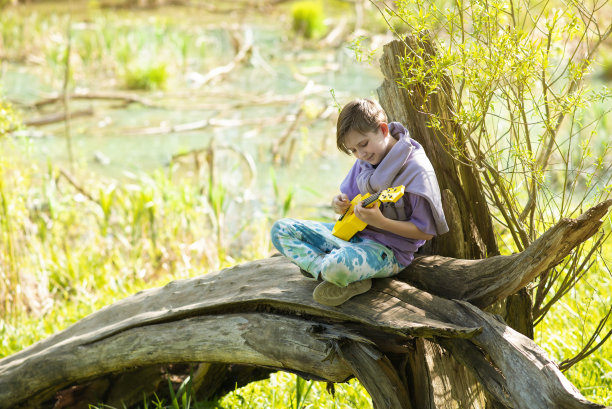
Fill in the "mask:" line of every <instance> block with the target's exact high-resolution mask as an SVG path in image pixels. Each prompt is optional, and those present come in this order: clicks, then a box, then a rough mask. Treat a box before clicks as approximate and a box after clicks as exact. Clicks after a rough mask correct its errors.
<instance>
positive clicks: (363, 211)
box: [354, 202, 386, 227]
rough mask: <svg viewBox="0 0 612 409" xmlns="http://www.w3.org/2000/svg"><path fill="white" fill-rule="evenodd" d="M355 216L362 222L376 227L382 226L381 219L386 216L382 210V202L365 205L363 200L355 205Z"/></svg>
mask: <svg viewBox="0 0 612 409" xmlns="http://www.w3.org/2000/svg"><path fill="white" fill-rule="evenodd" d="M354 211H355V216H357V218H358V219H359V220H361V221H362V222H365V223H367V224H369V225H371V226H374V227H380V223H381V221H384V219H386V217H385V216H384V215H383V214H382V212H381V211H380V203H376V204H375V205H374V206H372V207H363V202H359V203H358V204H357V206H355V209H354Z"/></svg>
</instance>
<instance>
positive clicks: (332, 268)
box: [271, 219, 405, 287]
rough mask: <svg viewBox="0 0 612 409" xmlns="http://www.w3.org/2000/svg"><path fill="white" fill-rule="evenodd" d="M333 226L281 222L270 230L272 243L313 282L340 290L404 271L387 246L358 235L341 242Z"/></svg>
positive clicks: (295, 221) (293, 221) (300, 221)
mask: <svg viewBox="0 0 612 409" xmlns="http://www.w3.org/2000/svg"><path fill="white" fill-rule="evenodd" d="M333 226H334V224H333V223H321V222H316V221H311V220H296V219H281V220H279V221H277V222H276V223H274V226H272V230H271V236H272V243H273V244H274V246H275V247H276V249H277V250H278V251H280V252H281V253H282V254H283V255H285V256H286V257H288V258H289V259H290V260H291V261H293V262H294V263H295V264H297V265H298V266H299V267H300V268H301V269H302V270H305V271H307V272H308V273H309V274H311V275H312V276H313V277H314V278H321V279H323V280H325V281H329V282H331V283H333V284H335V285H337V286H340V287H345V286H347V285H348V284H350V283H352V282H355V281H361V280H365V279H367V278H381V277H389V276H392V275H395V274H397V273H399V272H400V271H401V270H402V269H403V268H404V267H405V266H403V265H402V264H400V263H398V262H397V260H396V258H395V255H394V254H393V251H392V250H391V249H390V248H388V247H387V246H384V245H382V244H380V243H377V242H375V241H374V240H370V239H362V238H360V237H358V236H357V235H355V236H353V238H352V239H351V240H350V241H345V240H342V239H340V238H338V237H336V236H334V235H332V233H331V231H332V228H333Z"/></svg>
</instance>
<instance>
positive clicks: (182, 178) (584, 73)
mask: <svg viewBox="0 0 612 409" xmlns="http://www.w3.org/2000/svg"><path fill="white" fill-rule="evenodd" d="M265 3H266V2H259V3H258V4H259V5H258V6H256V5H253V4H251V5H249V4H248V3H247V2H244V3H242V2H236V3H235V4H234V3H230V2H225V3H219V4H217V3H215V2H213V3H210V2H207V3H206V4H204V3H189V4H184V5H181V6H176V5H174V6H165V5H163V4H141V5H135V4H127V3H126V4H123V3H116V4H99V3H96V2H72V3H60V2H49V3H46V2H42V3H31V4H29V5H8V4H5V5H4V8H3V9H2V13H1V14H0V30H1V32H0V58H1V59H2V71H1V77H0V84H1V85H2V88H1V90H0V94H2V95H4V99H2V100H1V101H0V300H1V304H0V339H1V341H0V342H1V344H0V357H2V356H6V355H9V354H11V353H14V352H16V351H19V350H20V349H22V348H24V347H27V346H28V345H31V344H32V343H34V342H36V341H37V340H39V339H42V338H45V337H46V336H48V335H50V334H52V333H54V332H57V331H59V330H61V329H63V328H65V327H66V326H69V325H70V324H72V323H74V322H76V321H77V320H79V319H81V318H82V317H84V316H86V315H87V314H89V313H91V312H93V311H96V310H97V309H99V308H101V307H102V306H104V305H108V304H110V303H112V302H113V301H115V300H118V299H121V298H124V297H126V296H128V295H130V294H133V293H135V292H137V291H139V290H140V289H143V288H149V287H157V286H160V285H163V284H165V283H166V282H168V281H170V280H173V279H176V278H182V277H189V276H195V275H200V274H205V273H206V272H208V271H211V270H216V269H219V268H223V267H225V266H229V265H232V264H234V263H236V262H239V261H242V260H250V259H254V258H261V257H266V256H268V255H269V254H270V251H271V247H270V243H269V239H268V229H269V226H270V225H271V223H272V222H273V221H274V220H276V219H277V218H279V217H282V216H284V215H287V214H290V215H292V216H296V217H316V218H329V217H331V212H330V211H328V209H326V205H327V203H328V201H329V200H328V198H329V197H330V196H331V194H333V193H335V189H336V185H337V184H338V183H339V181H340V180H341V178H342V175H343V173H344V170H345V169H346V166H347V165H348V164H349V163H350V159H346V158H343V157H341V156H339V155H338V153H336V152H335V148H334V143H333V140H330V138H331V137H332V136H331V135H332V134H333V125H334V120H335V112H336V105H337V104H338V103H339V104H342V103H343V102H345V101H346V100H348V99H350V98H352V97H356V96H364V95H366V96H367V95H368V94H373V93H374V89H375V87H376V86H377V81H378V79H377V77H376V75H375V74H372V73H371V72H372V71H376V64H373V66H372V67H368V66H366V65H364V64H363V63H360V62H358V61H363V60H366V61H367V60H371V61H374V60H373V57H375V56H376V49H377V48H378V47H379V46H380V45H381V44H383V43H384V42H386V41H388V40H390V39H392V38H393V33H392V32H390V31H389V29H388V26H387V25H389V26H391V27H392V28H393V30H395V31H396V32H397V33H398V34H401V33H402V32H404V31H407V30H410V31H411V32H419V31H421V30H424V29H428V30H432V31H433V32H434V33H435V35H436V36H437V38H438V39H439V40H440V49H441V53H440V59H439V60H436V61H421V60H419V58H418V56H417V58H413V57H414V56H413V57H411V56H406V59H407V67H409V69H410V72H407V73H406V74H407V76H406V78H409V77H416V78H421V79H427V80H428V81H430V82H429V83H430V84H431V89H434V88H435V86H436V82H437V81H440V80H441V76H440V74H443V73H448V72H450V73H452V76H453V77H454V78H455V81H456V85H457V87H456V90H455V92H456V94H455V95H453V96H452V97H453V98H454V99H455V100H456V101H457V102H458V109H457V117H458V118H459V119H460V122H461V124H462V125H463V127H464V129H466V130H467V131H466V135H470V137H471V138H472V139H471V143H472V149H471V151H470V152H469V155H467V156H465V157H461V158H460V159H461V160H465V161H469V162H470V163H473V165H474V166H475V167H476V168H477V169H480V170H481V174H482V175H483V180H484V181H485V183H486V185H487V186H488V194H489V197H488V199H489V200H490V203H491V205H492V207H491V208H492V209H493V211H494V216H495V218H496V221H497V229H498V230H497V231H498V235H499V236H498V237H499V244H500V248H501V249H502V251H503V252H505V253H508V252H512V251H517V250H520V249H522V248H524V247H525V246H527V245H528V244H529V242H530V241H532V240H534V239H535V238H537V237H538V235H539V233H541V231H543V230H545V229H546V228H548V227H549V226H550V225H551V224H552V223H554V222H555V221H556V220H557V219H558V218H559V217H568V216H576V214H578V213H579V212H580V211H582V210H583V209H585V208H587V207H588V206H589V205H591V204H593V203H595V202H597V201H598V200H602V199H604V198H607V197H609V194H610V189H611V186H612V185H611V182H610V177H611V176H612V173H611V172H610V164H611V163H612V157H611V153H610V148H609V145H608V141H609V139H610V132H611V129H612V124H610V121H609V111H610V92H609V90H608V89H607V88H606V84H609V81H610V77H609V72H610V61H612V59H611V58H610V55H612V51H611V50H610V45H609V42H606V41H601V42H600V43H599V44H598V45H597V47H595V44H596V43H597V38H598V37H599V38H603V35H604V34H605V33H606V29H607V30H608V31H609V29H610V27H609V26H607V27H606V26H605V23H604V24H603V25H601V26H599V28H597V29H596V28H595V26H594V25H589V24H592V23H589V24H586V23H585V19H584V18H582V17H581V16H588V15H594V16H596V17H597V16H600V15H603V16H605V15H606V14H605V13H606V12H607V10H608V9H607V8H609V5H608V4H607V2H604V3H593V4H591V5H583V6H579V8H578V10H577V11H576V9H575V8H574V7H575V6H576V5H575V4H568V5H564V4H563V3H555V4H553V3H547V4H544V5H542V4H540V5H538V6H537V7H536V8H532V7H531V6H530V5H528V4H526V3H522V2H517V3H509V2H494V3H491V2H478V1H475V2H471V3H469V4H463V3H460V2H459V3H456V4H454V5H450V4H445V3H443V2H440V3H429V2H416V3H413V2H397V4H395V3H394V4H391V3H389V4H386V5H385V4H381V3H376V6H375V5H374V3H370V2H356V3H350V4H348V3H344V2H341V1H338V2H325V3H323V2H307V1H303V2H299V3H293V2H285V3H283V2H281V3H280V4H278V5H275V6H272V5H266V4H265ZM143 6H146V7H143ZM247 6H248V7H247ZM0 7H1V6H0ZM151 7H152V8H151ZM258 7H259V8H258ZM512 7H514V8H512ZM581 13H582V14H581ZM608 15H609V14H608ZM220 19H227V21H230V22H233V23H234V24H235V25H234V26H231V27H230V29H229V30H227V29H225V28H221V27H220V25H219V24H218V21H219V20H220ZM271 21H275V27H274V28H273V29H271V28H270V22H271ZM593 21H600V20H596V19H594V20H593ZM608 25H609V23H608ZM365 29H367V31H366V30H365ZM598 30H599V31H598ZM391 31H392V30H391ZM607 38H609V37H607ZM349 49H350V51H349ZM592 49H593V50H595V51H596V52H593V54H592V56H591V58H590V59H588V64H587V63H584V64H583V63H581V61H586V60H583V59H577V57H576V56H581V55H584V52H585V50H587V51H588V50H592ZM357 60H358V61H357ZM347 69H351V70H359V71H360V72H366V73H369V74H367V75H369V76H365V75H364V74H355V71H346V70H347ZM408 74H410V75H408ZM359 75H364V76H363V77H360V76H359ZM405 85H409V84H405ZM330 90H332V91H331V92H330ZM102 94H103V95H102ZM426 94H427V91H425V93H424V95H426ZM58 112H59V113H60V114H62V118H63V119H66V117H68V120H67V121H61V122H48V123H47V124H46V125H42V124H40V122H38V121H37V120H40V119H45V118H46V119H48V118H50V117H52V116H53V115H55V114H56V113H58ZM81 113H82V116H78V115H77V114H81ZM66 114H67V115H66ZM224 121H226V122H224ZM228 123H230V124H231V125H227V124H228ZM432 126H443V121H442V120H440V119H439V118H438V119H436V118H433V117H432ZM448 136H449V137H455V138H457V137H459V135H448ZM111 148H112V149H111ZM140 151H146V152H147V153H146V155H145V154H142V156H138V155H139V154H138V152H140ZM304 166H308V169H309V170H310V171H311V172H306V173H308V175H307V176H304V175H303V173H304V172H303V169H304ZM330 174H337V175H338V176H337V177H336V178H333V177H330V176H329V175H330ZM326 175H327V176H326ZM493 177H495V178H497V179H495V180H493V179H492V178H493ZM487 178H489V179H487ZM308 179H318V180H319V181H318V182H316V183H313V182H312V180H308ZM487 182H490V183H487ZM503 210H505V211H503ZM610 231H611V229H610V223H609V220H608V221H607V222H606V227H605V230H604V232H603V233H602V234H601V235H600V236H597V237H595V238H594V239H593V240H592V241H590V242H588V243H587V244H586V245H585V246H583V247H581V248H580V249H578V250H577V251H576V254H575V255H574V256H573V257H572V258H569V259H568V261H567V263H565V264H564V265H562V266H560V267H559V268H558V269H556V270H555V271H551V272H550V275H549V276H548V277H544V278H543V279H542V280H540V281H539V282H538V283H535V284H534V287H533V294H534V297H535V304H534V311H535V312H536V313H537V314H536V319H537V321H536V322H537V327H536V336H535V338H536V341H537V342H538V344H540V345H542V346H543V347H544V348H545V349H546V350H547V351H548V352H549V353H550V354H551V355H552V356H553V357H554V358H555V360H557V361H558V362H562V361H566V360H571V359H572V358H573V357H574V356H576V355H577V354H578V355H580V354H581V353H583V354H585V353H587V352H590V350H591V349H592V348H593V347H595V346H597V345H598V344H600V343H603V341H604V340H605V338H606V336H609V334H610V321H609V320H607V317H608V316H609V315H610V305H612V299H611V298H610V297H611V295H610V291H609V288H611V287H612V285H611V284H612V283H611V281H612V279H611V270H610V260H609V257H610V256H609V255H610V254H612V243H611V241H610V240H607V238H608V235H609V233H610ZM578 281H579V282H580V285H577V286H574V285H573V284H574V283H575V282H578ZM598 326H601V328H600V330H599V331H598V332H597V328H598ZM594 332H595V333H596V334H597V335H596V336H595V337H594V338H593V339H592V340H591V334H593V333H594ZM611 348H612V347H611V346H610V342H608V343H604V344H603V346H602V347H601V348H599V349H597V350H596V351H595V352H593V353H592V354H591V355H589V356H588V357H587V358H586V359H584V360H582V361H580V362H578V363H577V364H575V365H573V366H569V365H568V368H567V372H566V375H567V376H568V378H569V379H570V380H571V381H572V382H573V383H574V384H575V385H576V386H577V387H578V388H579V389H580V390H581V391H582V393H583V394H584V395H585V396H587V397H588V398H590V399H592V400H594V401H597V402H600V403H606V404H612V401H611V400H610V399H611V398H610V397H611V396H612V349H611ZM568 363H569V362H568ZM184 385H185V387H184V388H183V389H182V390H180V391H177V393H176V394H175V395H174V402H172V401H171V400H170V401H169V400H167V399H166V400H165V401H164V402H163V403H161V402H148V403H147V405H148V406H149V407H162V406H163V407H166V406H167V407H215V406H217V407H228V408H229V407H271V408H275V407H276V408H287V407H295V408H298V407H321V408H325V407H330V408H331V407H340V408H343V407H346V408H361V407H368V405H369V403H368V402H369V400H368V397H367V393H366V392H365V391H364V390H363V389H362V388H361V387H360V386H359V385H358V384H357V383H356V382H351V383H349V384H347V385H346V386H344V385H343V386H342V387H340V386H338V387H337V388H336V393H335V394H334V395H331V394H329V393H328V392H327V391H326V385H324V384H320V383H316V382H305V381H303V380H301V379H300V378H297V377H295V376H292V375H288V374H281V373H279V374H276V375H274V376H273V377H271V379H270V380H268V381H262V382H257V383H254V384H251V385H249V386H247V387H245V388H243V389H240V390H237V391H236V392H234V393H233V394H230V395H228V396H226V397H224V398H223V399H221V400H220V401H218V402H194V401H193V400H190V399H192V398H190V395H189V394H188V393H184V394H182V393H181V392H188V388H187V387H186V386H187V385H188V384H187V383H185V384H184Z"/></svg>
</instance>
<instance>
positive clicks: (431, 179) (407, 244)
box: [340, 122, 448, 266]
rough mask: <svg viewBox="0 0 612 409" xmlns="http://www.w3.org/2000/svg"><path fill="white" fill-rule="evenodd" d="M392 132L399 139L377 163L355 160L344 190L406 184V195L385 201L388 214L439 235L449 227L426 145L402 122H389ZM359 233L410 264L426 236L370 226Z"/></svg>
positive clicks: (350, 192)
mask: <svg viewBox="0 0 612 409" xmlns="http://www.w3.org/2000/svg"><path fill="white" fill-rule="evenodd" d="M389 132H390V133H391V136H393V137H394V138H395V139H397V140H398V142H397V143H396V144H395V145H394V146H393V147H392V148H391V150H390V151H389V153H387V155H386V156H385V157H384V158H383V160H382V161H381V162H380V163H379V164H378V165H376V166H373V165H371V164H369V163H368V162H366V161H363V160H357V161H355V164H354V165H353V167H352V168H351V170H350V171H349V173H348V175H347V176H346V178H345V179H344V181H343V182H342V183H341V185H340V191H341V192H342V193H344V194H346V195H347V196H348V197H349V200H352V199H353V198H354V197H355V196H357V194H364V193H376V192H379V191H381V190H383V189H386V188H389V187H393V186H398V185H404V186H405V187H406V190H405V193H404V196H403V198H402V199H400V200H399V201H398V202H397V203H383V204H382V205H381V210H382V213H383V215H385V217H388V218H390V219H395V220H402V221H411V222H413V223H414V224H415V225H416V226H417V227H418V228H419V230H421V231H422V232H424V233H427V234H432V235H439V234H443V233H446V232H447V231H448V226H447V224H446V219H445V218H444V211H443V210H442V200H441V196H440V188H439V186H438V181H437V179H436V174H435V172H434V169H433V166H432V165H431V162H430V161H429V159H428V158H427V155H426V154H425V150H424V149H423V147H422V146H421V145H420V144H419V143H418V142H417V141H415V140H414V139H411V138H410V137H409V136H408V130H407V129H406V128H404V126H403V125H402V124H400V123H399V122H391V123H390V124H389ZM358 236H359V237H362V238H368V239H372V240H374V241H377V242H379V243H381V244H384V245H385V246H387V247H389V248H390V249H391V250H393V253H394V254H395V257H396V258H397V261H398V262H400V263H401V264H403V265H405V266H407V265H408V264H410V263H411V262H412V260H413V258H414V253H415V252H416V251H417V250H418V249H419V247H421V246H422V245H423V244H425V240H416V239H408V238H406V237H402V236H399V235H397V234H394V233H390V232H387V231H383V230H380V229H377V228H374V227H370V226H367V227H366V228H365V229H364V230H363V231H361V232H359V233H358Z"/></svg>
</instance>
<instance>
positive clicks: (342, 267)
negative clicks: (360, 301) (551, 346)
mask: <svg viewBox="0 0 612 409" xmlns="http://www.w3.org/2000/svg"><path fill="white" fill-rule="evenodd" d="M336 143H337V146H338V149H340V150H341V151H343V152H345V153H347V154H352V155H354V156H355V158H356V159H357V160H356V161H355V163H354V165H353V167H352V168H351V170H350V171H349V173H348V175H347V176H346V177H345V179H344V181H343V182H342V184H341V185H340V192H341V193H340V194H339V195H337V196H335V197H334V198H333V200H332V208H333V210H334V212H336V213H337V214H340V215H342V214H344V212H345V211H346V210H347V209H348V208H349V206H350V201H351V200H352V199H353V198H354V197H355V196H356V195H357V194H364V193H377V192H380V191H382V190H384V189H387V188H389V187H395V186H399V185H404V186H405V193H404V196H403V197H402V198H401V199H400V200H399V201H398V202H397V203H383V204H382V205H381V206H380V207H379V206H377V205H375V206H373V207H364V206H363V204H362V203H359V204H358V205H356V206H355V208H354V213H355V216H356V217H357V218H358V219H360V220H362V221H363V222H365V223H367V227H366V228H365V229H364V230H363V231H361V232H358V233H357V234H355V235H354V236H353V237H352V238H351V239H350V240H349V241H345V240H343V239H340V238H338V237H335V236H334V235H332V228H333V225H334V224H333V223H320V222H315V221H310V220H295V219H282V220H279V221H277V222H276V223H275V224H274V226H272V231H271V236H272V243H273V244H274V246H275V247H276V248H277V249H278V250H279V251H280V252H281V253H282V254H284V255H285V256H287V257H288V258H289V259H290V260H291V261H293V262H294V263H295V264H297V265H298V266H299V267H300V270H301V271H302V274H304V275H306V276H307V277H313V278H315V279H319V280H323V282H322V283H321V284H319V285H318V286H317V287H316V288H315V290H314V292H313V297H314V299H315V301H317V302H318V303H320V304H323V305H328V306H337V305H340V304H342V303H343V302H345V301H346V300H348V299H350V298H351V297H353V296H355V295H358V294H361V293H364V292H366V291H368V290H369V289H370V287H371V286H372V280H371V279H372V278H378V277H389V276H392V275H395V274H397V273H399V272H400V271H401V270H402V269H404V268H405V267H406V266H407V265H408V264H410V263H411V262H412V260H413V258H414V253H415V252H416V251H417V250H418V249H419V247H421V246H422V245H423V244H425V241H426V240H429V239H431V238H432V237H433V236H434V235H436V234H443V233H445V232H447V231H448V227H447V225H446V220H445V218H444V212H443V211H442V203H441V198H440V188H439V187H438V182H437V180H436V175H435V173H434V170H433V167H432V165H431V162H430V161H429V159H428V158H427V156H426V155H425V152H424V150H423V148H422V146H421V145H420V144H419V143H418V142H416V141H414V140H413V139H411V138H410V137H409V136H408V130H407V129H406V128H404V127H403V126H402V125H401V124H399V123H397V122H393V123H387V115H386V114H385V112H384V111H383V109H382V107H381V106H380V105H379V104H378V103H377V102H376V101H373V100H370V99H358V100H355V101H352V102H349V103H348V104H347V105H346V106H345V107H344V108H343V109H342V111H341V112H340V115H339V117H338V123H337V130H336Z"/></svg>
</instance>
